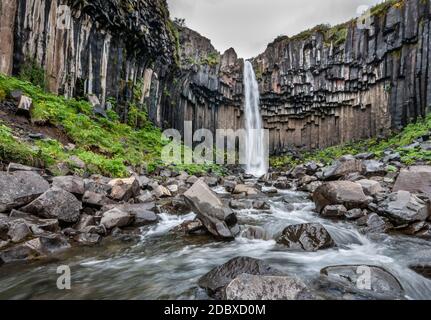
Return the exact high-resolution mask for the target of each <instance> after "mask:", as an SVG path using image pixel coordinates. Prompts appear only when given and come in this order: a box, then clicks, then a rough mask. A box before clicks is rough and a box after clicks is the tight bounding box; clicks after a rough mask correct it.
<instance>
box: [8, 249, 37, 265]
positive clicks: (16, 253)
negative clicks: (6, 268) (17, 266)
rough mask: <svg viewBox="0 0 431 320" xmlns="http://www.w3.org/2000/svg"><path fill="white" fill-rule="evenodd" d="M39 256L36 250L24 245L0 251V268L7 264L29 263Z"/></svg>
mask: <svg viewBox="0 0 431 320" xmlns="http://www.w3.org/2000/svg"><path fill="white" fill-rule="evenodd" d="M40 256H41V253H40V252H38V251H37V250H35V249H33V248H31V247H30V246H27V245H26V244H20V245H17V246H13V247H12V248H9V249H7V250H4V251H0V266H1V265H2V264H7V263H14V262H21V261H31V260H34V259H37V258H38V257H40Z"/></svg>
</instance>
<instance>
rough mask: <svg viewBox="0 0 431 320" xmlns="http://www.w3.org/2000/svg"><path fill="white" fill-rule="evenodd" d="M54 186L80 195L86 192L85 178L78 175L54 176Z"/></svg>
mask: <svg viewBox="0 0 431 320" xmlns="http://www.w3.org/2000/svg"><path fill="white" fill-rule="evenodd" d="M52 187H56V188H60V189H63V190H66V191H67V192H70V193H73V194H75V195H79V196H82V195H83V194H84V192H85V184H84V179H82V178H81V177H77V176H63V177H54V178H53V179H52Z"/></svg>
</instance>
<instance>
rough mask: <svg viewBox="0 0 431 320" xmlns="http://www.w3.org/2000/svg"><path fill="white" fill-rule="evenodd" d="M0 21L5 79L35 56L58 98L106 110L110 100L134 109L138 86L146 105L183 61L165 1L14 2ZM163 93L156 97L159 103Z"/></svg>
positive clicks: (4, 9)
mask: <svg viewBox="0 0 431 320" xmlns="http://www.w3.org/2000/svg"><path fill="white" fill-rule="evenodd" d="M64 5H67V6H68V8H66V9H65V6H64ZM0 17H1V24H0V29H1V30H2V35H1V38H0V42H1V44H2V45H1V47H2V49H1V50H0V62H1V63H0V72H2V73H7V74H10V73H14V74H18V73H19V72H20V70H21V68H22V67H23V66H24V65H25V64H26V63H28V62H29V61H27V62H26V61H25V59H27V57H35V58H36V61H37V63H38V64H40V65H41V66H42V67H43V68H44V69H45V71H46V79H47V87H48V89H49V90H50V91H53V92H55V93H59V94H64V95H66V96H69V97H71V96H81V97H82V96H85V95H86V94H89V95H90V96H91V95H94V96H96V97H97V98H98V100H99V101H100V103H101V106H98V108H99V109H101V110H103V109H102V108H104V107H105V102H106V99H107V98H108V97H118V102H119V103H120V104H122V103H124V102H127V100H129V99H130V97H131V96H132V95H133V94H132V92H133V88H134V87H135V88H136V89H137V90H139V88H140V91H141V95H140V97H139V100H140V99H142V102H143V100H144V99H148V98H149V94H150V89H154V88H156V83H159V81H158V75H157V74H164V72H166V70H167V69H169V68H170V67H174V66H175V60H176V59H178V58H177V57H176V52H175V35H174V34H173V31H172V30H171V29H170V28H169V23H170V22H168V19H169V12H168V10H167V4H166V2H165V1H164V0H145V1H116V0H108V1H89V2H76V1H69V0H54V1H38V0H30V1H21V0H19V1H6V3H5V5H3V2H2V6H1V8H0ZM69 18H70V23H67V22H68V21H69ZM62 22H65V23H62ZM44 34H46V35H47V36H42V35H44ZM70 48H73V49H70ZM136 57H139V59H136ZM153 63H154V64H153ZM151 64H153V65H152V67H151ZM131 79H134V80H131ZM129 80H131V83H130V84H128V85H124V86H122V85H119V83H122V82H124V83H127V82H128V81H129ZM153 80H154V81H153ZM151 84H152V85H151ZM161 93H162V92H161V91H160V92H155V95H156V96H157V98H159V97H160V96H161ZM137 102H140V101H137ZM121 114H122V115H124V116H125V115H126V114H127V108H124V109H123V110H121Z"/></svg>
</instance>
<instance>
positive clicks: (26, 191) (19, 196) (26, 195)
mask: <svg viewBox="0 0 431 320" xmlns="http://www.w3.org/2000/svg"><path fill="white" fill-rule="evenodd" d="M48 189H49V183H48V182H46V181H45V180H44V179H43V178H42V177H41V176H40V175H39V174H37V173H35V172H27V171H18V172H13V173H10V174H9V173H6V172H0V212H7V211H9V210H11V209H13V208H18V207H21V206H23V205H26V204H28V203H30V202H31V201H33V200H34V199H36V198H37V197H39V196H40V195H41V194H42V193H44V192H45V191H47V190H48Z"/></svg>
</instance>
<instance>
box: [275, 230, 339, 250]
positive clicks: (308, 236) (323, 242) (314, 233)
mask: <svg viewBox="0 0 431 320" xmlns="http://www.w3.org/2000/svg"><path fill="white" fill-rule="evenodd" d="M277 243H279V244H282V245H284V246H286V247H287V248H288V249H290V250H303V251H309V252H313V251H317V250H322V249H328V248H332V247H335V242H334V240H333V239H332V237H331V235H330V234H329V232H328V231H327V230H326V229H325V227H323V226H322V225H321V224H319V223H305V224H298V225H292V226H288V227H287V228H285V229H284V230H283V233H282V235H281V236H280V237H279V238H278V239H277Z"/></svg>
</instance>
